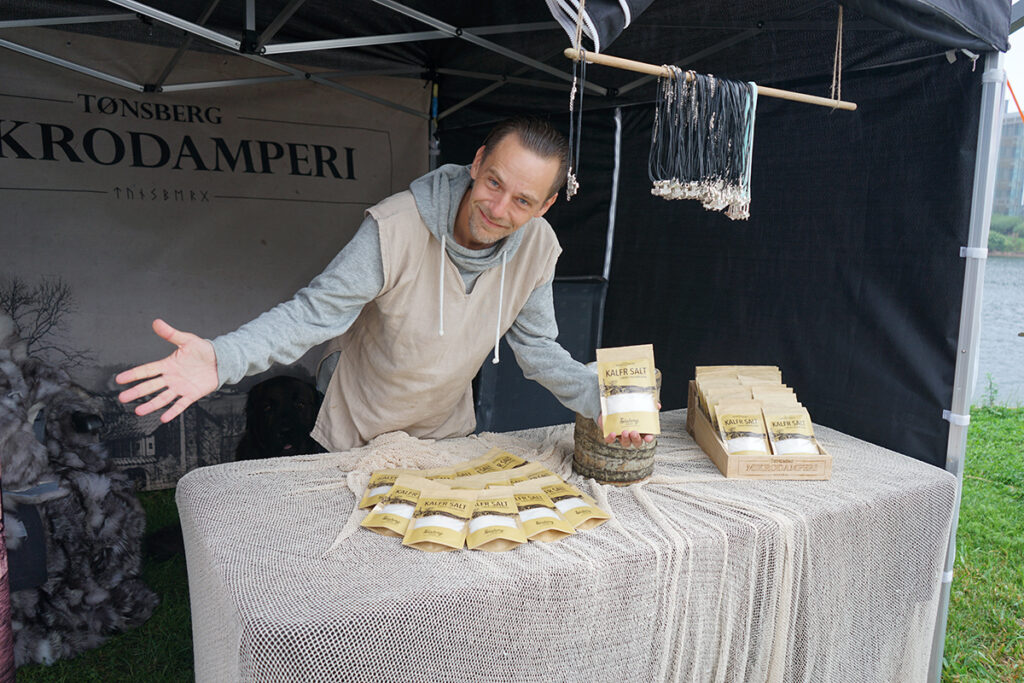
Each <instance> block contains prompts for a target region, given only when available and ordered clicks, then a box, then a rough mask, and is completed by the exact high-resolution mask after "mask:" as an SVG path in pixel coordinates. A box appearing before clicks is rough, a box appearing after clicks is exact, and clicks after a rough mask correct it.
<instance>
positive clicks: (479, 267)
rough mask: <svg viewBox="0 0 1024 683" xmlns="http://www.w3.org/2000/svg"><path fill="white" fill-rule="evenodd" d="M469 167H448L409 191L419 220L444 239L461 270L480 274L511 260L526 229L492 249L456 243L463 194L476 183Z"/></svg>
mask: <svg viewBox="0 0 1024 683" xmlns="http://www.w3.org/2000/svg"><path fill="white" fill-rule="evenodd" d="M469 168H470V167H469V166H462V165H458V164H445V165H444V166H441V167H440V168H438V169H437V170H436V171H431V172H430V173H428V174H426V175H425V176H421V177H419V178H417V179H416V180H414V181H412V183H411V184H410V185H409V190H411V191H412V196H413V198H414V199H415V200H416V208H417V209H418V210H419V212H420V217H422V218H423V222H424V223H426V224H427V228H428V229H429V230H430V232H431V234H433V235H434V237H436V238H437V240H438V241H439V242H440V241H441V237H442V236H443V237H445V248H446V249H447V251H448V255H449V256H450V257H451V259H452V261H454V262H455V265H456V266H458V267H459V269H460V270H463V271H468V272H480V271H484V270H488V269H489V268H494V267H495V266H500V265H501V262H502V258H503V257H504V259H506V260H508V259H511V258H512V257H513V256H514V255H515V253H516V250H518V249H519V245H520V244H521V243H522V241H523V229H525V228H526V226H523V228H520V229H519V230H516V231H515V232H513V233H512V234H511V235H509V236H508V237H505V238H503V239H501V240H499V241H498V242H497V243H496V244H495V245H494V246H493V247H491V248H489V249H466V248H465V247H463V246H461V245H460V244H458V243H457V242H456V241H455V237H454V230H455V215H456V214H457V213H458V212H459V204H460V203H461V202H462V197H463V195H465V194H466V192H467V191H468V190H469V188H470V186H472V184H473V179H472V178H471V177H470V175H469Z"/></svg>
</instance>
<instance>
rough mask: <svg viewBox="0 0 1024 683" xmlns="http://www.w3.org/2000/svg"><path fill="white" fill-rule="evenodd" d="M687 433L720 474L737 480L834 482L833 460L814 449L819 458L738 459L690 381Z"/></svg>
mask: <svg viewBox="0 0 1024 683" xmlns="http://www.w3.org/2000/svg"><path fill="white" fill-rule="evenodd" d="M686 431H688V432H689V433H690V436H692V437H693V439H694V441H696V442H697V445H698V446H700V447H701V449H702V450H703V451H704V452H705V453H707V455H708V457H709V458H711V462H713V463H715V466H716V467H718V469H719V471H720V472H721V473H722V474H723V475H725V476H726V477H729V478H735V479H831V478H832V456H831V455H830V454H829V452H828V451H826V450H825V449H824V448H822V447H821V444H820V443H818V440H817V439H815V440H814V445H815V446H817V448H818V454H817V455H734V454H732V453H729V452H728V451H727V450H726V449H725V443H723V442H722V437H721V436H720V435H719V434H718V431H717V430H716V429H715V428H714V427H712V426H711V422H710V421H709V420H708V418H707V416H706V415H704V411H702V410H701V409H700V404H699V401H698V400H697V383H696V382H695V381H693V380H692V379H691V380H690V391H689V397H688V399H687V404H686Z"/></svg>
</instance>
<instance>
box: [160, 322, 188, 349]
mask: <svg viewBox="0 0 1024 683" xmlns="http://www.w3.org/2000/svg"><path fill="white" fill-rule="evenodd" d="M153 331H154V332H156V333H157V334H158V335H160V336H161V337H163V338H164V339H166V340H167V341H169V342H170V343H172V344H174V345H175V346H181V345H182V344H184V343H186V342H188V341H190V340H191V339H192V337H193V336H195V335H193V334H191V333H189V332H182V331H181V330H178V329H175V328H173V327H171V326H170V325H168V324H167V323H166V322H164V321H163V320H161V319H160V318H157V319H156V320H154V321H153Z"/></svg>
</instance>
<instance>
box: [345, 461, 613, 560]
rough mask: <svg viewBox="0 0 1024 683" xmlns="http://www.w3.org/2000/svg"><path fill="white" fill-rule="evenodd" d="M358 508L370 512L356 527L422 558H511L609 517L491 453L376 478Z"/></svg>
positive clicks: (545, 473)
mask: <svg viewBox="0 0 1024 683" xmlns="http://www.w3.org/2000/svg"><path fill="white" fill-rule="evenodd" d="M359 507H360V508H368V507H372V509H371V510H370V512H369V514H367V515H366V518H365V519H364V520H363V521H362V524H361V526H363V527H365V528H367V529H369V530H371V531H375V532H376V533H378V534H381V535H383V536H395V537H398V538H401V539H402V544H403V545H406V546H409V547H411V548H416V549H418V550H425V551H428V552H437V551H443V550H460V549H462V548H463V546H465V547H467V548H469V549H470V550H489V551H504V550H512V549H513V548H515V547H517V546H520V545H522V544H523V543H526V542H527V541H556V540H558V539H561V538H564V537H566V536H568V535H570V534H573V533H575V532H577V531H583V530H585V529H592V528H594V527H596V526H598V525H600V524H603V523H604V522H606V521H608V519H609V518H610V517H611V515H609V514H608V513H607V512H605V511H604V510H602V509H601V508H600V507H599V506H598V504H597V502H596V501H595V500H594V499H593V498H591V497H590V496H588V495H587V494H585V493H583V492H582V491H580V490H579V489H577V488H576V487H575V486H573V485H571V484H568V483H566V482H565V481H563V480H562V478H561V477H559V476H558V475H556V474H554V473H553V472H551V471H550V470H548V469H546V468H545V467H543V466H542V465H540V464H539V463H536V462H527V461H526V460H524V459H522V458H520V457H518V456H516V455H513V454H511V453H507V452H505V451H502V450H500V449H497V448H492V449H491V450H490V451H488V452H487V453H485V454H484V455H482V456H480V457H479V458H475V459H473V460H469V461H467V462H464V463H462V464H460V465H457V466H455V467H437V468H433V469H429V470H403V469H389V470H378V471H376V472H374V473H373V474H372V475H371V477H370V483H369V485H368V486H367V487H366V493H365V495H364V496H363V499H362V501H360V503H359Z"/></svg>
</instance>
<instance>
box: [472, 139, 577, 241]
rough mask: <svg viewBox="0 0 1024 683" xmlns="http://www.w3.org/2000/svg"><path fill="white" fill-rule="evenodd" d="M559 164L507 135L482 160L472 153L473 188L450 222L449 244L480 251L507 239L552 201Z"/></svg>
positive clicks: (481, 151)
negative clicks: (451, 240) (452, 228)
mask: <svg viewBox="0 0 1024 683" xmlns="http://www.w3.org/2000/svg"><path fill="white" fill-rule="evenodd" d="M558 169H559V162H558V160H557V159H554V158H552V159H545V158H543V157H540V156H537V155H536V154H534V153H533V152H531V151H529V150H528V149H526V148H525V147H523V146H522V145H521V144H520V143H519V136H518V135H516V134H515V133H510V134H509V135H507V136H506V137H505V138H504V139H503V140H502V141H501V142H499V143H498V144H497V146H496V147H495V148H494V150H493V151H492V152H491V153H490V154H489V155H487V157H486V158H484V148H483V147H481V148H480V149H478V150H477V152H476V157H475V158H474V159H473V166H472V167H471V168H470V171H469V172H470V175H471V176H472V178H473V187H472V188H471V189H470V191H469V193H468V194H467V195H466V196H465V197H464V198H463V202H462V205H461V206H460V208H459V215H458V216H457V218H456V221H455V241H456V242H458V243H459V244H461V245H462V246H464V247H467V248H469V249H483V248H484V247H487V246H490V245H492V244H494V243H495V242H497V241H498V240H500V239H502V238H504V237H507V236H509V235H511V234H512V233H513V232H515V231H516V230H518V229H519V228H521V227H522V226H523V225H525V224H526V223H527V222H528V221H530V220H531V219H533V218H536V217H538V216H543V215H544V213H545V212H547V210H548V209H549V208H550V207H551V205H552V204H554V202H555V198H556V196H557V195H556V194H551V195H550V196H549V194H550V192H551V188H552V187H554V185H555V177H556V175H557V174H558Z"/></svg>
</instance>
